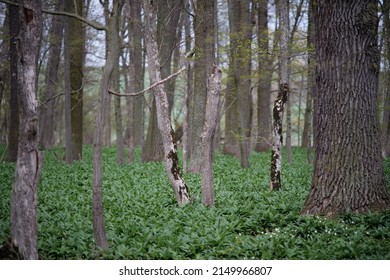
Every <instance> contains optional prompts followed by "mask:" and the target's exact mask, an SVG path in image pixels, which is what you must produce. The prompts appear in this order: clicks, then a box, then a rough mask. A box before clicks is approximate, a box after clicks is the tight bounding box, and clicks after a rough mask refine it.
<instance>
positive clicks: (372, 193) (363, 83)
mask: <svg viewBox="0 0 390 280" xmlns="http://www.w3.org/2000/svg"><path fill="white" fill-rule="evenodd" d="M316 4H317V6H316V7H315V9H314V10H313V12H314V15H313V17H314V21H315V26H316V36H315V41H316V52H317V53H316V63H317V64H316V86H317V93H318V97H317V98H316V99H315V102H316V110H315V115H316V118H315V123H316V132H315V133H316V138H315V150H316V156H315V163H314V174H313V180H312V188H311V190H310V193H309V195H308V197H307V200H306V202H305V205H304V208H303V210H302V213H303V214H305V215H324V216H329V217H333V216H337V215H342V214H344V213H346V212H349V211H350V212H354V213H368V212H370V211H381V210H385V209H388V208H389V207H390V195H389V192H388V189H387V186H386V182H385V177H384V171H383V163H382V159H381V146H380V135H379V122H378V114H377V109H378V96H377V95H378V93H377V87H378V73H379V59H380V55H379V51H378V41H377V35H378V33H377V30H378V29H377V28H378V26H377V24H378V11H377V1H375V0H371V1H366V0H358V1H353V2H351V1H346V0H344V1H325V0H321V1H317V3H316Z"/></svg>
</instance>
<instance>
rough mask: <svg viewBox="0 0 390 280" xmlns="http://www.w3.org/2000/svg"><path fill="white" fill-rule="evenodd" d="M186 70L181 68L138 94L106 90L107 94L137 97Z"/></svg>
mask: <svg viewBox="0 0 390 280" xmlns="http://www.w3.org/2000/svg"><path fill="white" fill-rule="evenodd" d="M185 69H186V67H183V68H181V69H180V70H179V71H177V72H176V73H173V74H172V75H169V76H168V77H166V78H165V79H162V80H160V81H158V82H156V83H154V84H153V85H151V86H150V87H148V88H145V89H144V90H141V91H138V92H130V93H120V92H115V91H113V90H111V89H109V90H108V93H110V94H112V95H115V96H137V95H141V94H143V93H145V92H147V91H149V90H151V89H153V88H155V87H156V86H158V85H161V84H163V83H165V82H166V81H168V80H170V79H172V78H174V77H176V76H177V75H179V74H180V73H181V72H182V71H184V70H185Z"/></svg>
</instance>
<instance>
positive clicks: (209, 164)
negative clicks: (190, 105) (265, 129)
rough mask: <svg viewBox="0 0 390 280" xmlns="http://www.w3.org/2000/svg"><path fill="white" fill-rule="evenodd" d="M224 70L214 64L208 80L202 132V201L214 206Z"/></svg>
mask: <svg viewBox="0 0 390 280" xmlns="http://www.w3.org/2000/svg"><path fill="white" fill-rule="evenodd" d="M221 78H222V71H221V69H219V68H218V67H217V66H214V68H213V70H212V72H211V77H210V78H209V80H208V95H207V103H206V116H205V123H204V126H203V132H202V203H203V204H204V205H206V206H210V207H213V206H214V167H213V162H214V149H213V144H214V137H215V131H216V128H217V125H218V112H219V99H220V98H219V97H220V93H221Z"/></svg>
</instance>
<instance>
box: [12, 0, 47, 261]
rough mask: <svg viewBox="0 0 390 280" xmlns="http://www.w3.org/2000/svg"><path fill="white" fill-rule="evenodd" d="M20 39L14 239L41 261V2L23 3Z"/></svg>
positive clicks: (25, 255)
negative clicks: (39, 129) (39, 116)
mask: <svg viewBox="0 0 390 280" xmlns="http://www.w3.org/2000/svg"><path fill="white" fill-rule="evenodd" d="M18 10H19V13H18V18H19V20H20V24H21V26H20V27H21V28H20V33H19V36H18V40H17V42H16V43H17V55H18V59H17V69H18V71H17V77H18V80H17V81H18V84H19V90H20V91H19V114H20V127H19V135H20V137H19V145H18V159H17V163H16V172H15V182H14V185H13V188H12V195H11V240H12V244H13V245H14V246H16V247H17V248H18V249H19V252H20V254H21V255H22V256H23V258H24V259H38V219H37V207H38V183H39V179H40V175H41V170H42V164H43V155H42V153H41V152H40V151H39V149H38V134H37V132H38V115H37V103H38V102H37V78H38V57H39V49H40V43H41V32H42V15H41V2H40V1H38V0H35V1H27V0H21V1H19V8H18Z"/></svg>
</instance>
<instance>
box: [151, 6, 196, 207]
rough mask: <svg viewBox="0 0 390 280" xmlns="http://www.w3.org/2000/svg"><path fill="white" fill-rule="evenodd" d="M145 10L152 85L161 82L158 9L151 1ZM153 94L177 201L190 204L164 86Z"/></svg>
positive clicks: (165, 158) (170, 178) (169, 177)
mask: <svg viewBox="0 0 390 280" xmlns="http://www.w3.org/2000/svg"><path fill="white" fill-rule="evenodd" d="M144 10H145V16H146V19H145V21H146V30H145V39H146V52H147V56H148V63H149V76H150V78H151V81H152V83H158V82H159V81H161V73H160V58H159V53H158V47H157V41H156V31H157V28H156V22H155V21H156V7H155V4H154V3H153V2H151V1H149V0H144ZM153 93H154V96H155V100H156V108H157V121H158V127H159V130H160V134H161V136H162V142H163V147H164V163H165V169H166V172H167V175H168V179H169V181H170V182H171V185H172V188H173V190H174V192H175V195H176V201H177V203H178V204H179V205H183V204H187V203H189V202H190V196H189V192H188V188H187V185H186V184H185V182H184V179H183V177H182V174H181V171H180V167H179V160H178V157H177V147H176V144H175V143H174V137H173V134H174V133H173V130H172V127H171V120H170V116H169V108H168V106H169V104H168V98H167V94H166V92H165V88H164V85H163V84H158V85H157V86H156V87H154V88H153Z"/></svg>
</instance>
